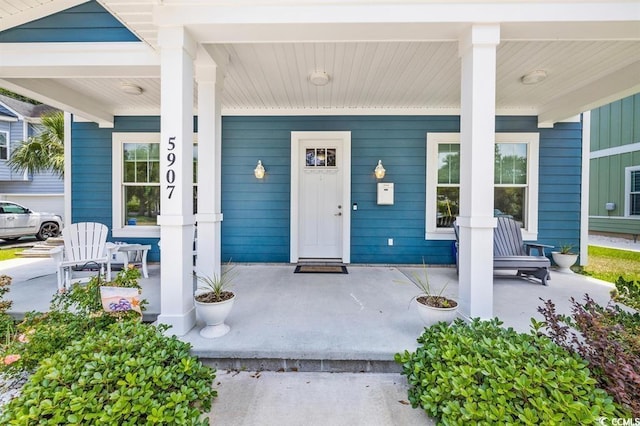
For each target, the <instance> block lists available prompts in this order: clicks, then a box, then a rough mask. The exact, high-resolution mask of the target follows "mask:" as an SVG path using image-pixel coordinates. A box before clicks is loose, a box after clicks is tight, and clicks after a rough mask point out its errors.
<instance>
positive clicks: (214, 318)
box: [194, 295, 236, 339]
mask: <svg viewBox="0 0 640 426" xmlns="http://www.w3.org/2000/svg"><path fill="white" fill-rule="evenodd" d="M235 300H236V297H235V295H234V296H233V297H232V298H231V299H229V300H225V301H224V302H217V303H202V302H198V301H197V300H194V303H195V305H196V312H197V314H198V317H199V318H200V319H201V320H203V321H204V323H205V324H206V326H205V327H204V328H202V330H200V335H201V336H202V337H206V338H207V339H213V338H216V337H222V336H224V335H225V334H227V333H228V332H229V330H230V329H231V327H229V326H228V325H227V324H225V323H224V320H225V319H227V316H228V315H229V312H231V308H232V307H233V302H234V301H235Z"/></svg>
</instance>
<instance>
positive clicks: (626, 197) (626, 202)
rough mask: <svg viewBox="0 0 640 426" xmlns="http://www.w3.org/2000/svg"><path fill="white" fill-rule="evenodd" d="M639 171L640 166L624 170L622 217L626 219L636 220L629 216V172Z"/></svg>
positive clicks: (633, 216) (635, 216)
mask: <svg viewBox="0 0 640 426" xmlns="http://www.w3.org/2000/svg"><path fill="white" fill-rule="evenodd" d="M637 171H640V166H631V167H625V168H624V216H625V217H628V218H632V219H633V218H637V217H638V216H637V215H631V205H630V204H631V203H630V202H629V199H630V196H631V172H637Z"/></svg>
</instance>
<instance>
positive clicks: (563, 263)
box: [551, 244, 578, 274]
mask: <svg viewBox="0 0 640 426" xmlns="http://www.w3.org/2000/svg"><path fill="white" fill-rule="evenodd" d="M551 257H552V258H553V261H554V262H555V264H556V265H558V268H559V269H558V272H562V273H565V274H572V273H573V271H572V270H571V266H573V265H574V264H575V263H576V261H577V260H578V254H577V253H574V252H573V245H572V244H562V245H560V248H559V250H558V251H552V252H551Z"/></svg>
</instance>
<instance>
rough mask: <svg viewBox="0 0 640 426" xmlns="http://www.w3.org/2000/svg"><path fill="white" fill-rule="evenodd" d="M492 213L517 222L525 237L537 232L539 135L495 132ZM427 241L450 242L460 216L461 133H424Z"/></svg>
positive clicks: (535, 236) (527, 237) (533, 236)
mask: <svg viewBox="0 0 640 426" xmlns="http://www.w3.org/2000/svg"><path fill="white" fill-rule="evenodd" d="M494 149H495V163H494V215H496V216H499V215H507V216H510V217H513V218H514V219H515V220H516V221H518V222H520V224H521V226H522V228H523V237H524V238H525V239H536V238H537V232H538V151H539V135H538V133H496V139H495V148H494ZM426 187H427V194H426V200H427V202H426V225H427V226H426V227H427V229H426V238H427V239H453V238H454V235H453V230H452V229H451V226H452V223H453V221H454V220H455V218H456V217H457V216H458V214H459V213H460V134H459V133H428V134H427V183H426Z"/></svg>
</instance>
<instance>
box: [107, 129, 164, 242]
mask: <svg viewBox="0 0 640 426" xmlns="http://www.w3.org/2000/svg"><path fill="white" fill-rule="evenodd" d="M112 138H113V211H112V215H113V235H114V237H128V236H131V237H134V236H139V237H147V236H148V237H152V236H159V235H160V230H159V227H158V225H157V217H158V215H159V214H160V134H159V133H113V136H112Z"/></svg>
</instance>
